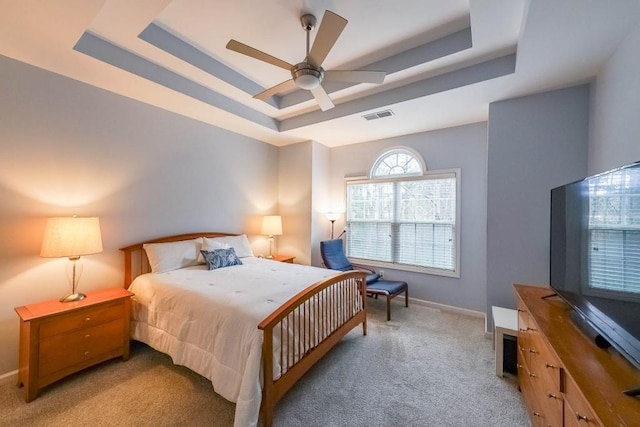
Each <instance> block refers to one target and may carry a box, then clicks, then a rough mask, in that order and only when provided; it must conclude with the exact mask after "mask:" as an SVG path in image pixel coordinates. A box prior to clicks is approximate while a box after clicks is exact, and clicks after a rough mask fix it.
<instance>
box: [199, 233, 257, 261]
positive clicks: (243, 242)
mask: <svg viewBox="0 0 640 427" xmlns="http://www.w3.org/2000/svg"><path fill="white" fill-rule="evenodd" d="M210 240H213V241H215V242H219V243H226V244H227V245H229V246H231V247H232V248H233V250H234V251H235V252H236V256H237V257H238V258H245V257H248V256H253V251H252V250H251V244H249V239H248V238H247V235H246V234H241V235H239V236H223V237H214V238H213V239H210Z"/></svg>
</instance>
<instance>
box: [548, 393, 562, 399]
mask: <svg viewBox="0 0 640 427" xmlns="http://www.w3.org/2000/svg"><path fill="white" fill-rule="evenodd" d="M547 396H549V399H560V398H559V397H558V395H557V394H553V393H547Z"/></svg>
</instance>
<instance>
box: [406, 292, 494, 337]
mask: <svg viewBox="0 0 640 427" xmlns="http://www.w3.org/2000/svg"><path fill="white" fill-rule="evenodd" d="M400 301H402V299H400ZM409 301H411V303H412V304H416V305H421V306H424V307H429V308H435V309H437V310H442V311H447V312H449V313H456V314H462V315H464V316H471V317H478V318H481V319H483V320H484V336H485V338H487V339H493V333H492V332H489V331H488V330H487V315H486V314H485V313H483V312H481V311H476V310H469V309H466V308H460V307H454V306H452V305H446V304H440V303H437V302H433V301H427V300H423V299H417V298H409Z"/></svg>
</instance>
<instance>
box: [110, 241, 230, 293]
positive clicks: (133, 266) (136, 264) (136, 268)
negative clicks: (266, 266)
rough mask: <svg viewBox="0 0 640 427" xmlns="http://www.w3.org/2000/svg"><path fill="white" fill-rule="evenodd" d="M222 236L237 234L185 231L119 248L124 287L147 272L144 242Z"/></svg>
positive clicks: (147, 261) (148, 266)
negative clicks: (121, 255) (121, 258)
mask: <svg viewBox="0 0 640 427" xmlns="http://www.w3.org/2000/svg"><path fill="white" fill-rule="evenodd" d="M222 236H237V234H233V233H221V232H218V231H204V232H201V233H187V234H176V235H173V236H165V237H159V238H157V239H153V240H147V241H145V242H140V243H135V244H133V245H131V246H127V247H126V248H120V250H121V251H122V252H123V253H124V287H125V288H128V287H129V285H130V284H131V282H132V281H133V279H135V278H136V277H138V276H139V275H141V274H144V273H149V272H150V271H151V267H150V265H149V259H148V258H147V254H146V252H145V251H144V248H143V247H142V246H143V245H144V244H145V243H167V242H179V241H180V240H191V239H196V238H198V237H222Z"/></svg>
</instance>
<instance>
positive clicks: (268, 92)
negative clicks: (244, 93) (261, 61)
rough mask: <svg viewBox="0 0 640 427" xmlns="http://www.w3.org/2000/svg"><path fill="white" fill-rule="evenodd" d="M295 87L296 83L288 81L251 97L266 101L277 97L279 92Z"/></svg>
mask: <svg viewBox="0 0 640 427" xmlns="http://www.w3.org/2000/svg"><path fill="white" fill-rule="evenodd" d="M296 87H297V86H296V83H295V82H294V81H293V80H291V79H289V80H287V81H284V82H282V83H280V84H277V85H275V86H274V87H271V88H269V89H267V90H265V91H262V92H260V93H259V94H257V95H254V96H253V97H254V98H256V99H260V100H261V101H266V100H267V99H269V98H271V97H272V96H273V95H277V94H279V93H281V92H286V91H288V90H291V89H293V88H296Z"/></svg>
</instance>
